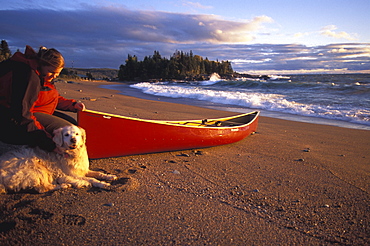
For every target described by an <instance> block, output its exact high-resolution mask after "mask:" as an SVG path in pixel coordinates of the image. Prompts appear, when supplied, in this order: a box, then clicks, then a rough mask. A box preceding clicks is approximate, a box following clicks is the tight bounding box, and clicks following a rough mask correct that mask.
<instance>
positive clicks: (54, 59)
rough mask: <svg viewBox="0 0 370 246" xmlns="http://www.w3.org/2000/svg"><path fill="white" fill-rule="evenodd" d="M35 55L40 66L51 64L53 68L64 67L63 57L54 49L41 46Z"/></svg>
mask: <svg viewBox="0 0 370 246" xmlns="http://www.w3.org/2000/svg"><path fill="white" fill-rule="evenodd" d="M37 57H38V59H39V61H40V65H41V66H53V67H55V68H61V67H64V58H63V56H62V54H61V53H60V52H59V51H57V50H56V49H53V48H51V49H48V48H46V47H43V46H41V47H40V49H39V52H38V53H37Z"/></svg>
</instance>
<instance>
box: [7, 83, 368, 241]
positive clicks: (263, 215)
mask: <svg viewBox="0 0 370 246" xmlns="http://www.w3.org/2000/svg"><path fill="white" fill-rule="evenodd" d="M106 83H107V82H75V83H63V82H58V83H57V87H58V89H59V91H60V93H61V95H63V96H64V97H66V98H75V99H78V100H81V101H82V102H84V103H85V104H86V106H87V108H88V109H91V110H98V111H103V112H107V113H115V114H120V115H126V116H131V117H138V118H146V119H173V120H181V119H198V118H216V117H224V116H230V115H233V113H232V112H225V111H217V110H212V109H206V108H199V107H194V106H188V105H180V104H174V103H164V102H161V101H160V100H157V101H148V100H144V99H138V98H134V97H129V96H123V95H119V94H117V92H116V91H114V90H107V89H101V88H98V87H97V85H99V84H106ZM87 137H88V136H87ZM369 147H370V131H366V130H356V129H347V128H341V127H334V126H325V125H316V124H309V123H301V122H293V121H286V120H280V119H274V118H268V117H263V116H262V117H260V121H259V128H258V131H257V134H255V135H252V136H249V137H247V138H246V139H244V140H242V141H240V142H237V143H234V144H230V145H224V146H218V147H212V148H206V149H196V150H184V151H176V152H165V153H156V154H146V155H135V156H125V157H119V158H106V159H95V160H91V169H94V170H104V171H106V172H108V173H112V174H115V175H117V176H118V177H119V179H118V180H117V181H114V182H112V186H111V187H110V188H109V189H96V188H92V189H81V190H77V189H67V190H60V191H55V192H50V193H45V194H31V193H20V194H6V195H0V207H1V210H0V245H41V244H45V245H331V244H333V245H366V244H370V238H369V235H370V229H369V214H370V206H369V200H370V199H369V198H370V196H369V191H370V178H369V174H370V151H369ZM0 150H2V152H4V151H5V149H4V148H3V149H0Z"/></svg>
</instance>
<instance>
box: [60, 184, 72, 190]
mask: <svg viewBox="0 0 370 246" xmlns="http://www.w3.org/2000/svg"><path fill="white" fill-rule="evenodd" d="M68 188H72V185H71V184H67V183H63V184H60V185H59V189H68Z"/></svg>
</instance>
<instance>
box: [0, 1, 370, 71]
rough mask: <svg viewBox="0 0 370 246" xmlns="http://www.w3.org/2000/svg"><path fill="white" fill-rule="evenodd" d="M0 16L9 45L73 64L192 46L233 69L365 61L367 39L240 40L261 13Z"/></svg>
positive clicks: (115, 62) (88, 11)
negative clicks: (54, 54) (48, 51)
mask: <svg viewBox="0 0 370 246" xmlns="http://www.w3.org/2000/svg"><path fill="white" fill-rule="evenodd" d="M0 21H1V23H2V25H1V26H0V35H1V36H0V39H5V40H6V41H7V42H8V43H9V45H10V48H11V49H12V51H15V50H17V49H21V50H23V49H24V47H25V45H31V46H32V47H34V48H35V49H37V48H38V47H39V46H41V45H43V46H47V47H54V48H57V49H58V50H60V51H61V52H62V53H63V54H64V56H65V58H66V61H67V66H72V65H73V66H75V67H111V68H118V67H119V65H120V64H123V63H124V61H125V59H126V57H127V54H131V55H136V56H138V57H139V59H142V58H143V57H144V56H148V55H152V54H153V51H154V50H158V51H160V53H161V54H162V56H166V57H169V56H170V55H172V54H173V53H174V52H175V51H176V50H183V51H190V50H192V51H193V53H194V54H198V55H201V56H203V57H208V58H209V59H212V60H216V59H218V60H229V61H232V62H233V67H234V70H236V71H240V72H243V71H252V70H258V71H260V70H317V69H327V70H330V69H348V70H359V69H364V68H366V67H370V61H369V57H370V52H369V44H359V43H346V44H331V45H326V46H316V47H308V46H305V45H299V44H249V45H246V44H241V43H248V42H250V41H252V40H254V38H255V36H254V35H255V33H257V32H259V31H260V30H261V28H262V26H263V24H265V23H269V22H272V21H273V20H272V19H271V18H269V17H267V16H259V17H256V18H254V19H252V20H249V21H245V22H238V21H228V20H224V19H222V18H220V17H218V16H214V15H190V14H180V13H168V12H159V11H132V10H129V9H126V8H122V7H120V8H113V7H101V8H97V7H86V8H85V9H83V10H58V11H56V10H51V9H28V10H22V9H20V10H1V11H0Z"/></svg>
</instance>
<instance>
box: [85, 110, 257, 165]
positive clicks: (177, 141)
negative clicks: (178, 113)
mask: <svg viewBox="0 0 370 246" xmlns="http://www.w3.org/2000/svg"><path fill="white" fill-rule="evenodd" d="M258 116H259V112H258V111H256V112H252V113H248V114H240V115H236V116H233V117H226V118H219V119H201V120H186V121H162V120H145V119H138V118H131V117H125V116H120V115H114V114H107V113H103V112H97V111H92V110H86V111H83V112H79V113H78V123H79V125H80V126H81V127H83V128H84V129H85V130H86V135H87V140H86V145H87V150H88V153H89V157H90V158H92V159H95V158H108V157H116V156H126V155H135V154H146V153H155V152H164V151H175V150H184V149H194V148H204V147H211V146H217V145H223V144H229V143H233V142H237V141H240V140H242V139H243V138H245V137H247V136H248V135H250V134H251V133H252V132H255V131H256V130H257V124H258Z"/></svg>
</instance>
